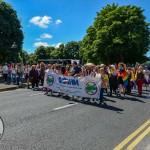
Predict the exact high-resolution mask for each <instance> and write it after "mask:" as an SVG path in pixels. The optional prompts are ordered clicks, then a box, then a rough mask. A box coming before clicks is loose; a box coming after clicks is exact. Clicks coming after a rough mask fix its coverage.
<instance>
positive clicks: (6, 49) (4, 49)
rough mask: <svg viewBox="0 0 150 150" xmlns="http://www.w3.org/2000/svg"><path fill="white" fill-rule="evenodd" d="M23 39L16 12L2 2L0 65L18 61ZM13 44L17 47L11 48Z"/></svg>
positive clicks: (0, 8) (0, 6)
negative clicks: (5, 62)
mask: <svg viewBox="0 0 150 150" xmlns="http://www.w3.org/2000/svg"><path fill="white" fill-rule="evenodd" d="M23 38H24V36H23V32H22V26H21V23H20V20H19V19H18V16H17V12H16V11H15V10H14V9H13V8H12V7H11V6H10V5H9V4H8V3H5V2H3V1H2V2H1V4H0V63H2V62H4V61H7V62H10V61H14V60H16V61H18V59H19V52H20V51H21V50H22V44H23ZM14 42H15V43H16V45H17V47H14V48H12V45H13V43H14ZM8 54H9V55H8Z"/></svg>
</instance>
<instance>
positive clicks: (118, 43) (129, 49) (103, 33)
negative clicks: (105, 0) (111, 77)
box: [80, 4, 150, 64]
mask: <svg viewBox="0 0 150 150" xmlns="http://www.w3.org/2000/svg"><path fill="white" fill-rule="evenodd" d="M149 43H150V31H149V24H148V23H147V22H146V21H145V16H144V15H143V10H142V9H141V8H140V7H137V6H131V5H128V6H121V7H119V6H118V5H115V4H112V5H107V6H106V7H105V8H103V9H102V10H101V11H100V12H99V13H97V17H96V18H95V20H94V23H93V25H92V26H90V27H89V28H88V29H87V34H86V36H85V37H84V38H83V41H82V47H81V52H80V55H81V56H82V57H83V59H84V60H86V61H87V60H90V61H91V62H93V63H99V62H101V61H102V62H103V63H106V64H110V63H115V62H120V61H123V62H125V63H135V62H136V61H138V62H142V61H145V59H146V57H145V54H146V53H147V52H148V49H149Z"/></svg>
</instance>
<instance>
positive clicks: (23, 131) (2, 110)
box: [0, 89, 150, 150]
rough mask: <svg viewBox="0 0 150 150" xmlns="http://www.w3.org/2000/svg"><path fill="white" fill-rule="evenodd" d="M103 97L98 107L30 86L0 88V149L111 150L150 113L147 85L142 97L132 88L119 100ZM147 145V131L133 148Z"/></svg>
mask: <svg viewBox="0 0 150 150" xmlns="http://www.w3.org/2000/svg"><path fill="white" fill-rule="evenodd" d="M106 103H107V105H108V106H107V107H105V108H101V107H99V105H98V103H95V102H92V101H91V102H81V101H80V100H77V99H76V100H74V101H70V100H69V99H63V98H58V97H52V96H46V95H44V93H43V92H41V91H32V90H29V89H18V90H14V91H6V92H1V93H0V116H1V117H2V118H3V121H4V124H5V132H4V135H3V137H2V139H1V141H0V150H112V149H113V148H115V147H116V146H117V145H118V144H119V143H120V142H121V141H123V140H124V139H125V138H126V137H127V136H128V135H130V134H131V133H132V132H133V131H135V130H136V129H137V128H139V126H141V125H142V124H143V123H144V122H146V121H147V120H148V119H150V109H149V108H150V89H149V91H144V95H143V97H142V98H140V97H137V95H136V93H132V95H131V96H126V98H125V99H124V100H121V99H118V98H116V97H111V98H110V97H106ZM63 106H66V107H63ZM69 106H70V107H69ZM139 148H141V149H139ZM146 148H149V135H148V136H146V137H145V138H144V140H143V141H142V142H141V143H140V144H139V145H138V146H137V148H136V149H139V150H144V149H145V150H146Z"/></svg>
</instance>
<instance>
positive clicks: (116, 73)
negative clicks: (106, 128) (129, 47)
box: [0, 62, 150, 104]
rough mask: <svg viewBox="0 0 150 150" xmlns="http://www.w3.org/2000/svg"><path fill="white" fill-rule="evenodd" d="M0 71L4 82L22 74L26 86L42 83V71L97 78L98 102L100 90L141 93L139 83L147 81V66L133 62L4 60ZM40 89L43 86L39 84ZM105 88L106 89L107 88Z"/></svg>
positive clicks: (19, 79)
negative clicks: (86, 62)
mask: <svg viewBox="0 0 150 150" xmlns="http://www.w3.org/2000/svg"><path fill="white" fill-rule="evenodd" d="M0 72H1V73H2V75H3V77H4V82H5V83H9V84H17V85H19V84H20V83H21V82H22V79H23V78H24V79H25V81H26V82H27V88H29V86H30V84H29V83H30V82H31V85H32V88H35V87H38V86H39V84H41V85H42V86H43V84H44V77H45V73H46V72H51V73H57V74H61V75H63V76H74V77H85V76H90V77H92V78H100V79H101V81H102V82H101V89H100V98H99V99H100V103H101V104H102V103H103V102H104V98H103V94H104V92H106V93H107V94H108V95H109V96H112V94H113V93H114V94H116V95H117V96H118V97H123V96H124V95H125V94H131V91H135V90H137V91H138V94H139V96H142V86H143V84H145V87H146V90H147V87H148V86H149V84H150V68H148V67H146V66H145V67H142V66H140V65H135V66H132V67H127V66H126V65H125V64H124V63H119V64H118V65H116V64H112V65H108V66H106V65H104V64H101V65H94V64H92V63H88V65H87V64H85V65H80V64H77V62H74V63H73V64H67V65H62V64H53V65H52V64H44V63H43V62H41V63H40V64H39V65H32V66H30V65H26V66H24V65H23V64H7V63H5V65H4V66H0ZM43 89H44V87H43ZM108 89H109V90H108Z"/></svg>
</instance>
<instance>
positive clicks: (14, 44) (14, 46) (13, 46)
mask: <svg viewBox="0 0 150 150" xmlns="http://www.w3.org/2000/svg"><path fill="white" fill-rule="evenodd" d="M11 48H12V49H15V48H17V44H16V43H15V42H14V43H13V45H12V46H11ZM13 54H14V53H13ZM14 59H15V58H14Z"/></svg>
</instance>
